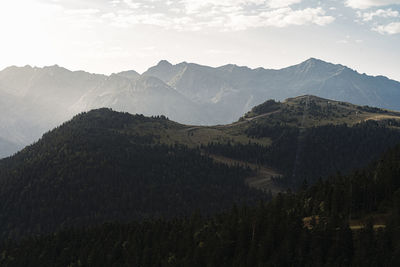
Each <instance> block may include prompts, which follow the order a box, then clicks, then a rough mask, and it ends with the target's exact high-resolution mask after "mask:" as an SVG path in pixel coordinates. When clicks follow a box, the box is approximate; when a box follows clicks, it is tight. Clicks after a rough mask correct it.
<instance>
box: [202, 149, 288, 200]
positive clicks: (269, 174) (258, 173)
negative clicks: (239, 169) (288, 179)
mask: <svg viewBox="0 0 400 267" xmlns="http://www.w3.org/2000/svg"><path fill="white" fill-rule="evenodd" d="M207 155H208V156H209V157H210V158H212V159H213V160H214V161H215V162H220V163H224V164H227V165H229V166H234V165H239V166H243V167H249V168H250V169H251V170H252V171H254V173H255V174H254V175H253V176H251V177H247V178H246V180H245V182H246V184H247V185H248V186H250V187H252V188H256V189H259V190H262V191H264V192H268V191H270V192H271V193H272V194H273V195H276V194H277V193H279V192H283V191H285V190H284V189H283V188H280V187H279V186H277V185H276V184H275V183H274V182H273V180H272V178H273V177H275V178H279V177H282V175H281V174H280V173H278V172H277V171H275V170H273V169H271V168H268V167H265V166H261V165H257V164H254V163H249V162H245V161H241V160H236V159H232V158H228V157H224V156H220V155H214V154H207Z"/></svg>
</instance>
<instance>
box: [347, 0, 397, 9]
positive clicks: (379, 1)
mask: <svg viewBox="0 0 400 267" xmlns="http://www.w3.org/2000/svg"><path fill="white" fill-rule="evenodd" d="M399 4H400V0H346V5H347V6H349V7H351V8H354V9H367V8H371V7H380V6H388V5H399Z"/></svg>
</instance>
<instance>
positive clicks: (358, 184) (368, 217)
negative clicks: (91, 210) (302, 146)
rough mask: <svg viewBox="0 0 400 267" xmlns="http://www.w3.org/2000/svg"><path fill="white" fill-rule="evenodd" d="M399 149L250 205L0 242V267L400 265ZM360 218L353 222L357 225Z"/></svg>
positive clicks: (69, 230) (398, 147)
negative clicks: (366, 164)
mask: <svg viewBox="0 0 400 267" xmlns="http://www.w3.org/2000/svg"><path fill="white" fill-rule="evenodd" d="M399 177H400V146H397V147H396V148H395V149H393V150H391V151H389V152H388V153H386V154H385V155H384V156H383V157H382V158H381V159H380V160H379V161H377V162H375V163H374V164H372V165H370V166H369V167H368V168H366V169H364V170H359V171H357V172H354V173H353V174H351V175H348V176H335V177H331V178H330V179H329V180H327V181H324V182H322V181H320V182H318V183H317V184H315V185H314V186H311V187H309V188H304V189H303V190H302V191H301V192H298V193H296V194H292V193H288V194H279V195H278V196H276V197H275V198H274V199H273V200H272V201H270V202H267V203H265V202H260V203H259V204H258V205H257V206H255V207H249V206H236V205H235V206H234V207H233V208H231V209H230V210H229V211H226V212H224V213H221V214H219V215H216V216H213V217H204V216H201V215H200V214H198V213H193V214H192V216H190V217H185V218H180V219H173V220H165V219H153V220H146V221H144V222H141V223H129V224H119V223H117V224H104V225H102V226H96V227H88V228H81V229H68V230H64V231H61V232H57V233H55V234H51V235H48V236H42V237H31V238H27V239H24V240H23V241H22V242H20V243H15V242H13V241H9V242H4V243H3V244H2V245H1V246H0V251H1V254H0V255H1V257H0V264H1V266H399V264H400V262H399V259H400V257H399V256H400V238H399V235H400V180H399ZM356 220H357V221H358V224H354V221H356Z"/></svg>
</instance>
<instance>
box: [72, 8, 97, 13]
mask: <svg viewBox="0 0 400 267" xmlns="http://www.w3.org/2000/svg"><path fill="white" fill-rule="evenodd" d="M99 12H100V10H99V9H94V8H86V9H69V10H66V11H65V13H66V14H68V15H94V14H97V13H99Z"/></svg>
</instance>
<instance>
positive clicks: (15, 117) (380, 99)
mask: <svg viewBox="0 0 400 267" xmlns="http://www.w3.org/2000/svg"><path fill="white" fill-rule="evenodd" d="M304 94H313V95H316V96H320V97H325V98H329V99H333V100H340V101H347V102H351V103H354V104H359V105H369V106H375V107H381V108H387V109H393V110H400V101H399V100H400V83H399V82H397V81H394V80H390V79H388V78H386V77H383V76H377V77H373V76H368V75H365V74H359V73H358V72H356V71H354V70H351V69H350V68H347V67H345V66H342V65H335V64H331V63H327V62H324V61H321V60H318V59H314V58H310V59H308V60H306V61H305V62H302V63H300V64H298V65H294V66H291V67H288V68H284V69H280V70H271V69H263V68H257V69H250V68H248V67H240V66H236V65H232V64H230V65H225V66H221V67H217V68H213V67H208V66H201V65H198V64H193V63H186V62H182V63H179V64H177V65H172V64H171V63H169V62H167V61H165V60H162V61H160V62H159V63H158V64H157V65H156V66H153V67H151V68H149V69H148V70H147V71H146V72H144V73H143V74H139V73H137V72H135V71H133V70H130V71H124V72H120V73H115V74H112V75H109V76H106V75H99V74H92V73H88V72H84V71H70V70H67V69H65V68H62V67H60V66H57V65H55V66H50V67H44V68H37V67H30V66H25V67H15V66H12V67H8V68H6V69H4V70H2V71H1V72H0V111H1V113H0V114H1V115H0V157H5V156H9V155H11V154H13V153H15V152H16V151H18V150H19V149H21V148H22V147H24V146H26V145H27V144H30V143H32V142H34V141H36V140H37V139H38V138H39V137H40V136H41V135H42V134H43V133H44V132H46V131H49V130H50V129H52V128H54V127H55V126H57V125H59V124H61V123H62V122H64V121H66V120H68V119H69V118H71V117H72V116H73V115H76V114H78V113H80V112H83V111H88V110H91V109H94V108H101V107H109V108H113V109H114V110H117V111H125V112H129V113H132V114H135V113H139V114H144V115H165V116H167V117H168V118H170V119H172V120H174V121H177V122H180V123H184V124H192V125H193V124H196V125H215V124H225V123H231V122H233V121H236V120H238V119H239V118H240V117H241V116H242V115H243V114H244V113H245V112H247V111H248V110H250V109H251V108H252V107H254V106H256V105H258V104H261V103H263V102H264V101H265V100H266V99H275V100H283V99H286V98H288V97H294V96H298V95H304Z"/></svg>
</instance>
